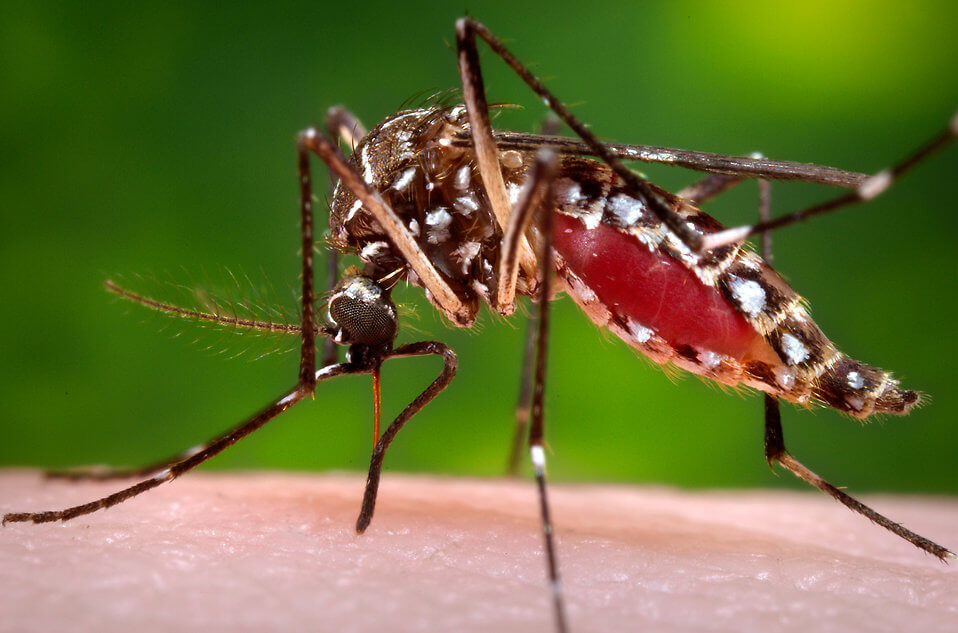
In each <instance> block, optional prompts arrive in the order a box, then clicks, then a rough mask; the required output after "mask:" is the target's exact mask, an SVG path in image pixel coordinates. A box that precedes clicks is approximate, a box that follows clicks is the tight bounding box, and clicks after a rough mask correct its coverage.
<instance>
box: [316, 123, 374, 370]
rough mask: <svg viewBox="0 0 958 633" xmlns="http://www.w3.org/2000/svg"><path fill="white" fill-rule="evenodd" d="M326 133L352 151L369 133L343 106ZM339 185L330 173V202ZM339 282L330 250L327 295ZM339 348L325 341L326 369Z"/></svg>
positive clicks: (336, 261)
mask: <svg viewBox="0 0 958 633" xmlns="http://www.w3.org/2000/svg"><path fill="white" fill-rule="evenodd" d="M326 131H327V133H328V134H329V136H330V137H331V138H332V139H333V142H334V143H336V144H337V145H338V144H341V143H345V144H346V145H348V146H349V148H350V151H352V149H353V148H354V147H356V144H357V143H359V141H361V140H362V139H363V137H365V136H366V133H367V132H366V128H365V127H364V126H363V124H362V123H361V122H360V121H359V119H358V118H357V117H356V116H355V115H354V114H353V113H352V112H350V111H349V110H347V109H346V108H344V107H343V106H333V107H331V108H329V109H328V110H326ZM338 184H339V179H338V178H336V177H335V176H334V175H333V174H332V173H330V174H329V175H328V177H327V185H328V187H327V191H326V193H327V195H328V197H329V199H330V200H332V199H333V197H334V194H335V191H336V186H337V185H338ZM338 282H339V251H337V250H336V249H335V248H330V249H327V251H326V288H325V293H329V292H331V291H332V290H333V288H335V287H336V284H337V283H338ZM339 348H340V346H339V345H337V344H336V341H334V340H333V339H330V338H328V339H326V340H325V341H323V355H322V360H321V362H322V364H323V366H324V367H325V366H326V365H332V364H334V363H338V362H339Z"/></svg>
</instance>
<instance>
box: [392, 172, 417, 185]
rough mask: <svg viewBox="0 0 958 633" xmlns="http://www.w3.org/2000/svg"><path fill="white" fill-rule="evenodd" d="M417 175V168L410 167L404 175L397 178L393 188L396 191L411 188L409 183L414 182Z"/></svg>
mask: <svg viewBox="0 0 958 633" xmlns="http://www.w3.org/2000/svg"><path fill="white" fill-rule="evenodd" d="M415 175H416V168H415V167H410V168H409V169H407V170H406V171H404V172H403V173H401V174H399V177H398V178H396V181H395V182H393V186H392V188H393V189H395V190H396V191H403V190H405V189H406V187H408V186H409V183H411V182H412V179H413V176H415Z"/></svg>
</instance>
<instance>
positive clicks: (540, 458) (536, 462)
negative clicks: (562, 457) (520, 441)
mask: <svg viewBox="0 0 958 633" xmlns="http://www.w3.org/2000/svg"><path fill="white" fill-rule="evenodd" d="M529 455H530V456H531V457H532V465H533V466H535V467H536V470H538V471H540V472H541V471H544V470H545V469H546V452H545V451H544V450H542V447H541V446H533V447H531V448H530V449H529Z"/></svg>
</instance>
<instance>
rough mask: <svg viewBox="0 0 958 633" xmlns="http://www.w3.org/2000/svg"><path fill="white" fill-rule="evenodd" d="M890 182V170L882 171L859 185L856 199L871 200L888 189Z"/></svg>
mask: <svg viewBox="0 0 958 633" xmlns="http://www.w3.org/2000/svg"><path fill="white" fill-rule="evenodd" d="M891 181H892V174H891V170H888V169H885V170H882V171H880V172H878V173H877V174H875V175H874V176H871V177H870V178H868V179H867V180H865V182H863V183H862V184H861V186H860V187H859V188H858V197H860V198H861V199H862V200H871V199H872V198H874V197H876V196H878V195H880V194H881V193H882V192H883V191H885V189H888V187H889V186H890V185H891Z"/></svg>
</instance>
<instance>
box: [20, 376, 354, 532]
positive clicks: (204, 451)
mask: <svg viewBox="0 0 958 633" xmlns="http://www.w3.org/2000/svg"><path fill="white" fill-rule="evenodd" d="M367 371H368V369H367V368H365V367H356V366H353V365H350V364H341V365H331V366H329V367H324V368H323V369H321V370H319V371H318V372H316V374H315V375H314V376H313V381H312V383H313V387H315V383H316V382H321V381H325V380H329V379H330V378H335V377H336V376H341V375H343V374H355V373H366V372H367ZM312 391H313V388H307V387H305V386H304V385H297V387H296V388H295V389H293V390H292V391H290V392H289V393H287V394H286V395H285V396H283V397H282V398H280V399H279V400H277V401H276V402H274V403H272V404H271V405H269V406H268V407H266V408H265V409H263V410H262V411H260V412H259V413H257V414H256V415H254V416H253V417H251V418H250V419H248V420H246V421H245V422H243V423H242V424H240V425H239V426H237V427H235V428H233V429H230V430H229V431H228V432H226V433H224V434H223V435H220V436H219V437H217V438H216V439H214V440H212V441H210V442H208V443H207V444H204V445H202V446H200V447H198V448H197V449H196V450H194V451H190V455H189V457H187V458H186V459H182V460H179V461H174V462H171V463H170V464H169V465H168V466H167V467H166V468H164V469H163V470H161V471H160V472H158V473H157V474H156V475H155V476H153V477H151V478H150V479H145V480H143V481H141V482H139V483H137V484H135V485H133V486H130V487H129V488H124V489H123V490H120V491H119V492H115V493H113V494H111V495H108V496H106V497H103V498H101V499H97V500H96V501H91V502H90V503H84V504H83V505H78V506H73V507H72V508H66V509H63V510H47V511H45V512H11V513H9V514H5V515H3V523H4V524H6V523H17V522H33V523H48V522H51V521H67V520H69V519H73V518H76V517H78V516H82V515H84V514H90V513H91V512H96V511H97V510H102V509H105V508H109V507H112V506H115V505H116V504H118V503H122V502H123V501H126V500H127V499H130V498H132V497H135V496H137V495H138V494H141V493H143V492H146V491H147V490H150V489H152V488H156V487H157V486H159V485H160V484H163V483H166V482H168V481H172V480H173V479H176V478H177V477H179V476H180V475H182V474H183V473H185V472H187V471H189V470H192V469H193V468H196V467H197V466H199V465H200V464H202V463H203V462H205V461H206V460H208V459H210V458H211V457H214V456H215V455H218V454H219V453H221V452H223V451H224V450H226V449H227V448H229V447H230V446H232V445H233V444H235V443H236V442H238V441H240V440H241V439H243V438H244V437H246V436H247V435H249V434H250V433H252V432H253V431H256V430H257V429H259V428H260V427H262V426H263V425H265V424H266V423H267V422H269V421H270V420H272V419H273V418H275V417H276V416H278V415H279V414H280V413H283V412H284V411H286V410H287V409H289V408H290V407H292V406H293V405H295V404H296V403H298V402H299V401H300V400H302V399H303V398H305V397H306V396H308V395H310V394H311V393H312Z"/></svg>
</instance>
